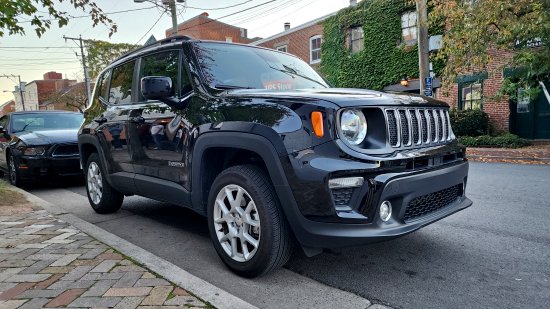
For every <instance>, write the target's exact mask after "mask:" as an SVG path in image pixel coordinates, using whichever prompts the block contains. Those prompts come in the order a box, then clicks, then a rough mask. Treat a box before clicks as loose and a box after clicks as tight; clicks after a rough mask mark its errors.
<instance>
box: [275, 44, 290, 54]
mask: <svg viewBox="0 0 550 309" xmlns="http://www.w3.org/2000/svg"><path fill="white" fill-rule="evenodd" d="M275 49H276V50H278V51H280V52H283V53H288V45H287V44H285V45H279V46H277V47H275ZM283 49H284V50H283Z"/></svg>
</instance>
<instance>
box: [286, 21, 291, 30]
mask: <svg viewBox="0 0 550 309" xmlns="http://www.w3.org/2000/svg"><path fill="white" fill-rule="evenodd" d="M288 29H290V23H289V22H286V23H285V31H287V30H288Z"/></svg>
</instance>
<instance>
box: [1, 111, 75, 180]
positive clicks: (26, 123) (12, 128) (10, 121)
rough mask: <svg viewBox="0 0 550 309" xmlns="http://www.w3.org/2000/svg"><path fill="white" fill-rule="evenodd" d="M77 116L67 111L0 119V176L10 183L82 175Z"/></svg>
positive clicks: (10, 116) (15, 115) (24, 114)
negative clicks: (6, 174) (3, 176)
mask: <svg viewBox="0 0 550 309" xmlns="http://www.w3.org/2000/svg"><path fill="white" fill-rule="evenodd" d="M82 122H83V116H82V114H80V113H75V112H67V111H28V112H13V113H10V114H8V115H6V116H3V117H2V118H0V176H1V175H2V174H4V173H5V172H7V173H8V175H9V179H10V182H11V183H12V184H13V185H15V186H20V185H21V183H22V182H24V181H30V180H35V179H38V178H46V177H56V176H74V175H83V173H82V170H81V169H80V163H79V154H78V143H77V133H78V128H79V127H80V125H81V124H82Z"/></svg>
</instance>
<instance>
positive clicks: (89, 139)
mask: <svg viewBox="0 0 550 309" xmlns="http://www.w3.org/2000/svg"><path fill="white" fill-rule="evenodd" d="M84 144H90V145H92V146H94V147H95V149H96V150H97V154H98V155H99V157H100V159H101V162H103V163H104V164H105V171H103V174H104V176H105V178H106V179H107V182H108V183H109V185H111V186H113V183H112V181H111V174H110V173H109V171H110V170H111V167H110V166H109V164H110V163H109V161H108V160H107V157H106V156H105V151H104V150H103V148H102V147H101V145H100V143H99V141H98V140H97V138H96V137H94V136H92V135H84V134H83V135H80V136H78V151H79V153H80V165H81V166H82V170H85V169H86V163H88V162H84V158H83V157H82V145H84ZM84 173H86V171H84Z"/></svg>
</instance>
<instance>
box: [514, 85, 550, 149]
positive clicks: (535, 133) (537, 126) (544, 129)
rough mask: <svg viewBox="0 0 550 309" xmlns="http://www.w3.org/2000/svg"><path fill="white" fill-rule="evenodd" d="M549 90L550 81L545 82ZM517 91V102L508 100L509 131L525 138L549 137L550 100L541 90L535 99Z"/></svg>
mask: <svg viewBox="0 0 550 309" xmlns="http://www.w3.org/2000/svg"><path fill="white" fill-rule="evenodd" d="M544 84H545V86H546V89H547V90H548V91H550V81H546V82H545V83H544ZM522 91H523V90H522V89H520V90H519V91H518V100H517V102H510V110H511V116H510V122H511V124H510V125H511V126H510V127H511V132H512V133H514V134H517V135H518V136H519V137H523V138H527V139H550V101H549V100H548V98H547V97H546V95H545V94H544V91H541V92H540V93H539V95H538V96H537V98H536V99H534V100H529V98H527V97H525V96H523V95H522Z"/></svg>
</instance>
